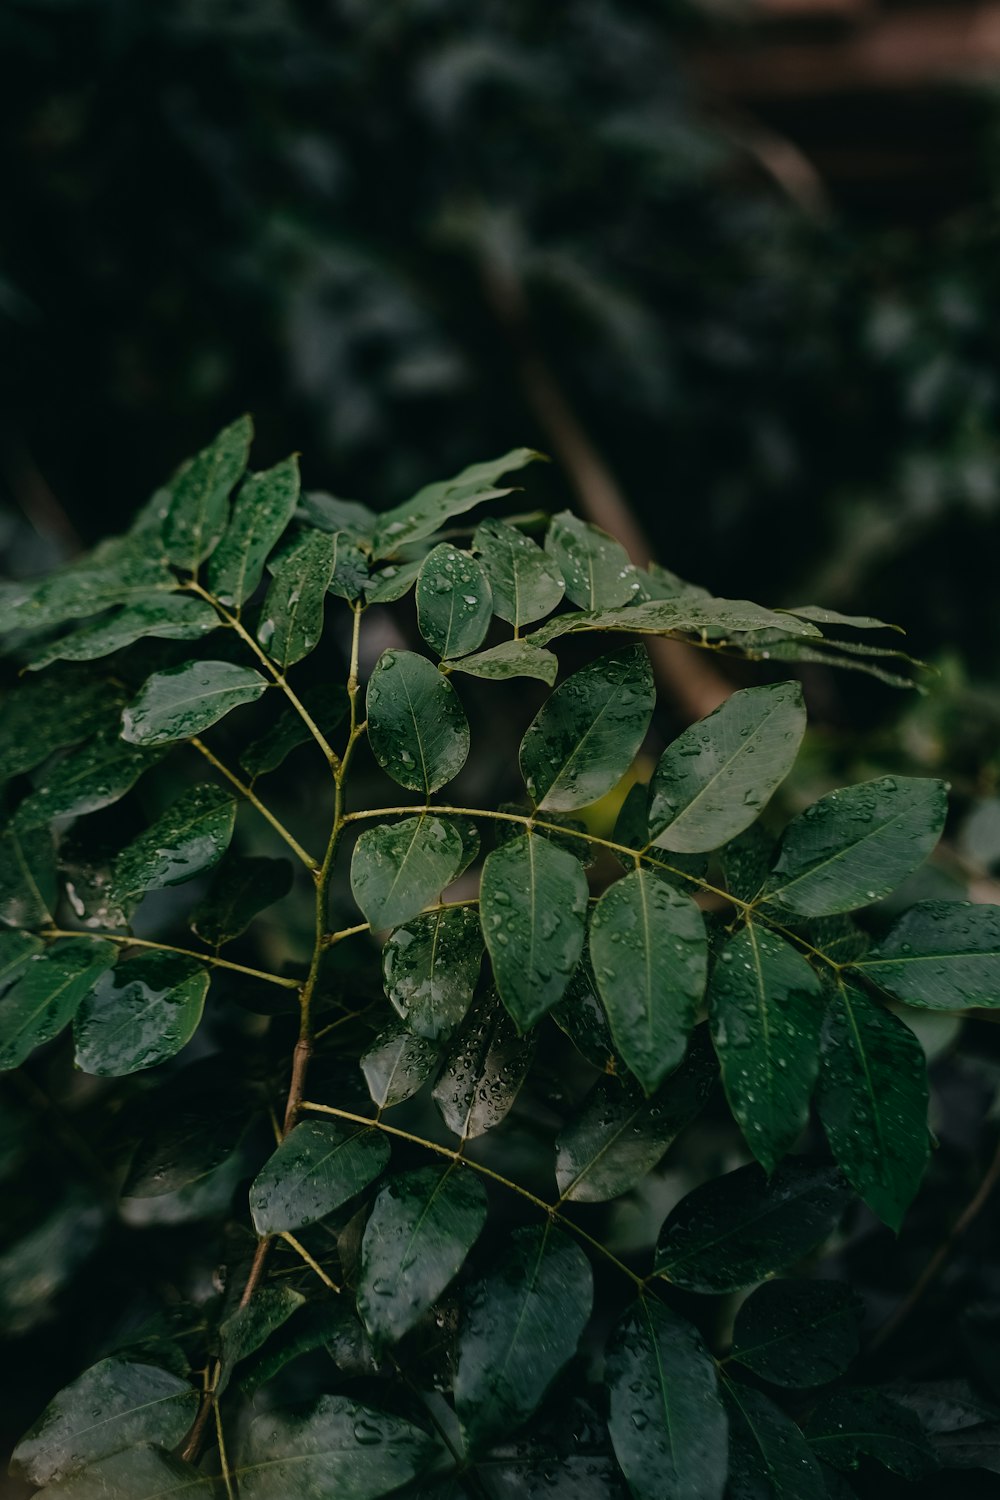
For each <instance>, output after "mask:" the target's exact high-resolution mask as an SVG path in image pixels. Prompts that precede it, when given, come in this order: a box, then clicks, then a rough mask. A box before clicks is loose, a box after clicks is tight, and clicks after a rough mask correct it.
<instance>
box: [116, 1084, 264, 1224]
mask: <svg viewBox="0 0 1000 1500" xmlns="http://www.w3.org/2000/svg"><path fill="white" fill-rule="evenodd" d="M254 1115H255V1110H254V1107H253V1100H252V1098H251V1097H248V1095H247V1092H246V1088H245V1086H243V1085H242V1083H240V1082H238V1081H233V1080H231V1079H229V1078H228V1077H227V1076H226V1074H225V1073H224V1071H223V1070H222V1069H221V1068H220V1065H219V1062H218V1060H217V1059H215V1058H207V1059H205V1060H204V1061H203V1062H198V1063H195V1064H194V1065H193V1066H191V1067H188V1068H185V1069H184V1071H183V1072H181V1073H180V1074H179V1075H178V1076H177V1078H176V1079H173V1080H171V1081H170V1083H168V1084H167V1085H165V1086H164V1087H163V1088H162V1089H161V1090H160V1091H159V1092H158V1093H157V1094H156V1095H155V1109H153V1110H151V1116H150V1119H149V1122H148V1127H147V1129H146V1130H145V1131H144V1132H143V1133H142V1134H141V1136H140V1140H139V1145H138V1148H137V1149H136V1152H135V1155H134V1157H133V1158H132V1164H131V1167H130V1169H129V1172H128V1176H127V1177H126V1179H125V1185H124V1187H123V1188H122V1196H123V1197H125V1198H159V1197H163V1196H165V1195H166V1194H168V1193H177V1192H179V1191H180V1190H181V1189H182V1188H192V1187H194V1186H196V1185H198V1184H201V1183H203V1182H204V1181H205V1180H206V1179H207V1178H209V1177H211V1176H212V1174H213V1173H214V1172H216V1171H217V1170H218V1169H219V1168H220V1167H222V1166H223V1165H224V1163H226V1162H228V1161H229V1159H230V1157H232V1156H233V1154H234V1152H235V1151H236V1149H237V1147H238V1146H239V1144H240V1141H241V1140H242V1138H243V1136H244V1135H245V1134H246V1131H247V1129H248V1127H249V1125H250V1124H251V1123H252V1121H253V1119H254Z"/></svg>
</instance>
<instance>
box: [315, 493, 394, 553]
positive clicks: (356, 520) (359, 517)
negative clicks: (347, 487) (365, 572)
mask: <svg viewBox="0 0 1000 1500" xmlns="http://www.w3.org/2000/svg"><path fill="white" fill-rule="evenodd" d="M301 511H302V514H303V515H304V516H305V518H306V520H308V521H309V522H310V524H311V525H313V526H318V527H319V529H320V530H321V531H346V532H347V533H348V534H349V535H350V536H351V537H353V538H354V539H355V541H365V540H367V539H370V537H371V535H372V533H373V532H374V530H375V522H376V520H377V519H378V518H377V516H376V514H375V512H374V511H373V510H369V508H368V506H367V505H362V504H361V502H360V500H341V499H339V498H338V496H336V495H328V494H327V493H326V492H325V491H324V490H306V492H305V493H304V494H303V496H302V500H301Z"/></svg>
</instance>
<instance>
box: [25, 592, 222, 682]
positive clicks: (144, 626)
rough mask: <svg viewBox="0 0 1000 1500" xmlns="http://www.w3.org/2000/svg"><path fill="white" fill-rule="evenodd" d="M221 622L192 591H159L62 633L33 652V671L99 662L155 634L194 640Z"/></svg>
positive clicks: (173, 638) (167, 638)
mask: <svg viewBox="0 0 1000 1500" xmlns="http://www.w3.org/2000/svg"><path fill="white" fill-rule="evenodd" d="M220 623H221V621H220V620H219V616H218V615H217V614H216V612H215V610H214V609H213V608H212V606H211V605H210V604H208V603H206V602H205V600H203V599H196V598H194V597H192V595H190V594H167V593H155V594H152V595H151V596H150V597H149V598H148V599H145V600H137V601H136V602H135V603H134V604H126V605H125V606H124V607H123V608H121V609H119V610H118V611H117V612H116V613H115V614H114V615H112V616H111V617H110V618H102V619H100V620H96V621H94V623H93V624H87V625H84V626H82V628H81V629H79V630H74V631H73V633H72V634H71V635H66V636H61V637H60V638H59V640H57V641H52V642H50V643H49V644H48V645H45V646H43V647H42V648H41V650H39V651H37V652H33V653H32V657H31V661H30V663H29V666H30V668H31V670H32V671H33V672H37V671H39V670H40V669H41V668H42V667H47V666H50V665H51V663H52V662H54V661H95V660H97V659H98V658H99V657H102V656H110V655H111V653H112V652H114V651H123V650H124V649H125V647H126V646H132V645H134V644H135V642H136V641H141V640H144V639H145V638H146V637H147V636H152V637H153V638H154V639H157V640H165V641H194V640H198V638H199V637H200V636H203V635H207V634H208V633H209V631H210V630H215V629H216V627H217V626H218V625H219V624H220Z"/></svg>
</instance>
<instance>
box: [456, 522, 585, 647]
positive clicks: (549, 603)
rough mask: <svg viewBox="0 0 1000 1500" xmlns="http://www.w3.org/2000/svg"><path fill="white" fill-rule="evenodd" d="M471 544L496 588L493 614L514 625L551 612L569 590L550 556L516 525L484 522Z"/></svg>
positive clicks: (517, 626) (494, 590) (491, 583)
mask: <svg viewBox="0 0 1000 1500" xmlns="http://www.w3.org/2000/svg"><path fill="white" fill-rule="evenodd" d="M472 545H473V548H474V550H475V551H476V552H478V554H479V556H480V558H481V559H482V563H483V567H484V568H485V569H486V576H487V578H488V579H489V581H490V586H491V588H492V590H493V611H494V613H495V614H497V615H499V616H500V618H501V620H507V621H508V622H509V623H510V624H511V625H513V626H515V628H517V629H520V627H521V626H522V625H527V624H529V623H530V622H531V621H532V620H540V619H541V618H542V616H543V615H547V614H550V613H551V612H552V610H554V609H555V607H556V605H557V604H558V603H559V601H560V600H561V599H562V596H563V594H564V593H565V592H566V585H565V583H564V581H563V578H562V575H561V574H560V572H559V570H558V568H557V567H556V565H555V564H554V563H553V562H552V560H551V558H549V557H548V556H547V555H546V554H545V553H544V552H543V551H542V549H541V547H539V546H538V544H537V543H536V542H533V541H532V540H531V538H530V537H527V536H525V535H524V532H523V531H518V529H517V527H516V526H508V525H507V523H506V521H493V520H490V521H483V522H482V523H481V524H480V525H479V526H477V527H476V534H475V536H474V537H473V539H472Z"/></svg>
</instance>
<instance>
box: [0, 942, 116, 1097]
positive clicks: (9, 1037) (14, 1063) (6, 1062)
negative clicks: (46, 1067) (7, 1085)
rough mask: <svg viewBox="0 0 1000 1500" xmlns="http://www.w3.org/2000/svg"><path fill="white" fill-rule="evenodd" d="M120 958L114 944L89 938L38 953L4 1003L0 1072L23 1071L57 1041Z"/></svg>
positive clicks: (1, 1007)
mask: <svg viewBox="0 0 1000 1500" xmlns="http://www.w3.org/2000/svg"><path fill="white" fill-rule="evenodd" d="M117 954H118V950H117V948H115V947H114V945H113V944H112V943H101V942H94V941H92V940H91V939H90V938H78V939H73V940H72V941H70V942H67V943H56V945H55V946H54V947H53V948H50V949H48V950H47V951H46V952H45V953H36V954H34V955H33V957H31V958H30V959H29V960H28V962H27V964H26V965H25V966H24V968H23V969H22V970H21V972H20V976H19V978H17V979H16V980H15V981H14V983H13V984H12V985H11V987H10V989H9V990H8V991H7V993H6V994H5V995H4V997H3V1003H2V1004H0V1070H6V1069H8V1068H16V1067H19V1066H20V1064H21V1063H23V1062H24V1060H25V1058H26V1057H29V1056H30V1055H31V1053H32V1052H33V1051H34V1050H35V1048H36V1047H40V1046H41V1045H42V1043H43V1042H49V1041H51V1040H52V1038H53V1037H54V1036H58V1035H59V1033H60V1031H62V1029H63V1027H64V1026H67V1025H68V1024H69V1022H70V1021H72V1019H73V1017H74V1015H75V1014H76V1010H77V1007H78V1006H79V1005H80V1003H81V1001H82V1000H83V999H84V997H85V996H86V995H88V994H89V993H90V991H91V990H92V989H93V987H94V985H95V984H96V983H97V980H98V979H99V978H100V977H101V975H102V974H103V973H104V971H105V970H106V969H110V967H111V965H112V964H113V963H114V961H115V958H116V957H117Z"/></svg>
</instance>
